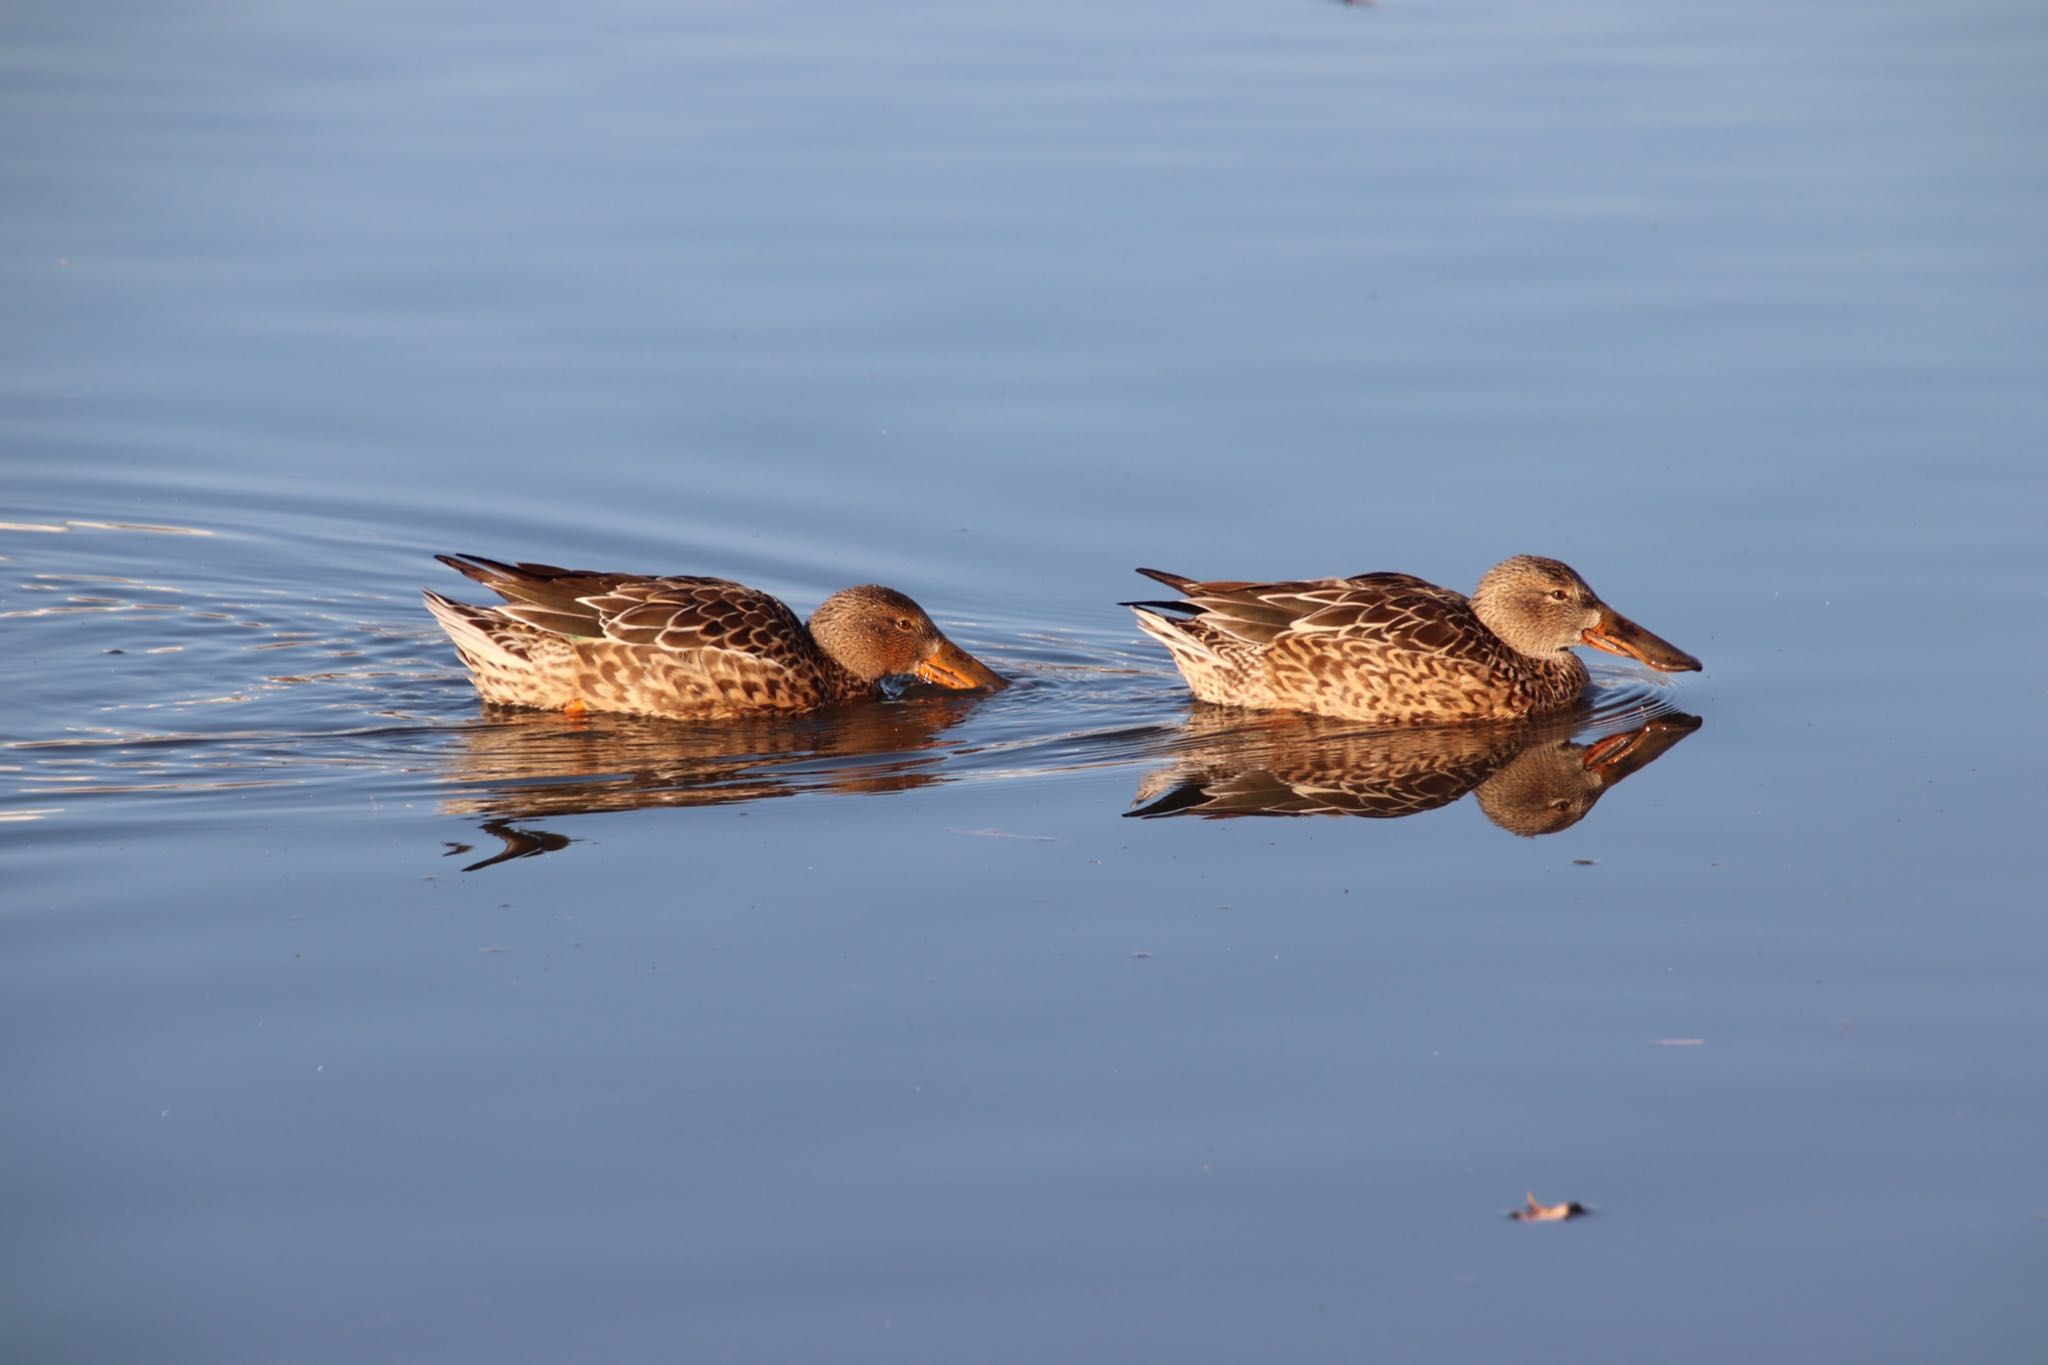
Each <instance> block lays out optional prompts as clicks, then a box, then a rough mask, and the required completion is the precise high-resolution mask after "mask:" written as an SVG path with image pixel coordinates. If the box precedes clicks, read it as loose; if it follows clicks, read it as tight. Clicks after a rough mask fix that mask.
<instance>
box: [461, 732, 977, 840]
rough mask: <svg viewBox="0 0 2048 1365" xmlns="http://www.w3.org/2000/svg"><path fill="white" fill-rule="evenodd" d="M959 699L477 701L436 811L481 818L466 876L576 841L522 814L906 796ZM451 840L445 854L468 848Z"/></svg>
mask: <svg viewBox="0 0 2048 1365" xmlns="http://www.w3.org/2000/svg"><path fill="white" fill-rule="evenodd" d="M974 705H975V699H974V698H972V697H967V696H953V695H932V696H923V695H919V696H913V697H905V698H902V699H900V700H897V701H894V702H884V703H881V704H864V705H848V706H838V707H832V708H828V709H826V710H822V711H815V712H811V713H809V714H807V715H803V716H796V717H760V718H741V719H737V720H721V721H718V722H716V723H697V724H693V723H690V722H686V721H675V720H663V719H659V718H655V717H647V716H626V715H606V714H599V713H591V714H588V715H583V716H564V715H561V714H558V713H548V712H536V711H530V710H525V709H521V708H512V707H495V706H489V707H486V714H485V723H484V724H481V725H478V726H475V727H473V728H471V729H468V730H465V731H464V732H463V734H462V736H461V740H460V742H459V743H458V744H457V745H455V746H454V747H453V748H452V749H451V750H450V751H449V752H448V753H447V754H446V755H445V756H444V759H443V772H442V774H441V780H442V782H444V783H445V784H447V785H448V786H451V787H454V788H456V789H457V790H456V791H455V792H454V793H453V794H450V795H448V796H446V797H444V798H443V800H442V802H441V809H442V810H443V811H444V812H447V813H449V814H453V815H470V816H484V817H487V818H486V819H485V820H484V821H483V822H482V824H481V828H482V830H483V831H484V832H485V833H486V834H489V835H491V836H493V837H495V838H497V839H499V840H502V841H503V843H504V848H503V850H502V851H501V852H499V853H498V854H496V855H495V856H493V857H489V858H486V859H484V860H482V861H481V862H477V863H472V864H470V865H469V866H467V867H465V868H464V869H463V870H464V871H474V870H476V869H478V868H482V867H488V866H490V865H491V864H493V863H499V862H504V861H507V860H508V859H512V858H524V857H532V856H534V855H536V854H540V853H548V852H553V851H555V850H557V849H560V848H562V847H565V846H566V845H568V844H569V843H571V842H573V840H571V839H569V838H567V837H565V836H563V835H560V834H555V833H551V832H548V831H545V830H536V829H529V828H525V827H523V822H527V821H533V820H541V819H551V818H554V817H557V816H570V815H589V814H594V813H597V812H601V811H624V810H644V809H648V808H650V807H657V806H716V805H728V804H732V803H734V802H741V801H759V800H764V799H766V798H769V797H777V796H795V795H797V794H799V793H803V792H839V793H847V794H857V793H865V792H897V791H909V790H911V789H912V788H915V787H922V786H927V785H929V784H931V783H934V782H937V781H939V780H940V777H941V775H942V774H941V764H942V763H943V762H944V757H945V753H946V751H947V750H948V749H950V748H951V747H952V741H950V740H947V739H945V738H943V737H942V736H943V735H944V733H945V732H946V731H947V730H948V729H950V728H951V727H952V726H954V725H956V724H958V723H959V722H960V721H962V720H964V719H965V718H966V717H967V715H968V714H969V713H970V712H971V711H972V710H973V709H974ZM470 851H471V849H470V847H469V846H467V845H462V846H455V847H452V848H451V849H450V855H451V856H455V855H460V854H463V853H467V852H470Z"/></svg>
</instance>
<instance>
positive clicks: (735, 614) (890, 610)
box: [426, 555, 1008, 720]
mask: <svg viewBox="0 0 2048 1365" xmlns="http://www.w3.org/2000/svg"><path fill="white" fill-rule="evenodd" d="M434 557H435V558H436V559H438V560H440V561H441V562H442V563H443V564H446V565H447V566H448V567H449V568H451V569H454V570H455V571H456V572H457V573H460V574H463V575H465V576H466V577H469V578H472V579H475V580H476V581H477V582H479V583H481V584H483V585H484V586H485V587H487V588H489V589H490V590H491V591H492V592H495V593H497V594H498V596H500V597H502V598H504V599H505V605H504V606H492V607H479V606H472V605H470V604H469V603H466V602H456V601H453V600H451V599H449V598H446V597H443V596H441V594H439V593H437V592H428V593H427V594H426V600H427V610H429V611H431V612H432V613H433V614H434V619H435V620H437V621H439V622H440V623H441V628H442V629H443V630H445V631H447V632H448V636H449V638H450V639H452V640H453V641H454V642H455V651H456V653H458V654H459V655H461V656H462V662H463V663H464V664H465V665H466V666H467V667H468V668H469V672H470V677H471V679H472V680H473V681H474V682H475V683H476V690H477V691H478V692H479V693H480V694H482V696H483V698H484V700H485V701H491V702H501V703H505V704H507V705H512V706H537V707H543V708H546V709H548V710H555V711H570V712H582V711H616V712H626V713H631V714H635V715H646V716H668V717H672V718H675V719H679V720H723V719H728V718H730V717H734V716H751V715H763V714H770V713H775V712H793V711H809V710H813V709H815V708H817V707H820V706H829V705H831V704H833V703H835V702H844V701H858V700H862V699H865V698H870V697H874V696H876V695H878V694H879V692H880V686H881V682H882V680H883V679H884V678H892V677H917V678H922V679H923V680H925V681H926V682H931V683H936V684H938V685H939V686H941V687H950V688H960V689H965V688H975V687H985V688H998V687H1005V686H1007V685H1008V683H1007V681H1006V680H1005V679H1004V678H1003V677H1002V676H1001V675H999V674H997V673H996V672H995V671H994V670H992V669H990V668H989V667H988V666H987V665H985V664H983V663H982V662H981V661H980V660H978V659H976V658H975V657H974V656H972V655H971V654H968V653H967V652H966V651H965V650H963V649H961V648H960V647H959V646H958V645H956V644H954V643H953V642H952V641H951V640H948V639H947V638H946V637H945V634H944V633H943V632H942V631H940V629H939V628H938V627H937V626H935V625H933V624H932V619H931V617H929V616H927V615H925V613H924V609H923V608H921V607H919V606H918V605H917V603H915V602H913V601H911V600H910V599H909V598H908V597H905V596H904V595H903V594H902V593H900V592H897V591H895V590H894V589H891V588H882V587H876V586H875V585H873V584H865V585H863V586H861V587H857V588H847V589H846V590H845V591H843V592H838V593H834V594H833V595H832V596H830V597H828V598H826V599H825V601H824V603H823V605H821V606H820V607H819V608H818V610H817V611H816V612H815V613H813V614H812V616H811V619H810V622H809V623H808V625H807V624H806V623H805V622H803V621H801V620H799V619H798V618H797V615H796V613H795V612H793V611H791V610H790V609H789V608H788V607H787V606H785V605H783V603H782V602H781V601H780V600H778V599H776V598H774V597H771V596H769V595H768V594H767V593H765V592H762V591H760V590H759V589H757V588H749V587H746V586H744V585H742V584H739V583H734V582H732V581H731V580H729V579H724V578H700V577H695V576H674V577H665V578H655V577H645V576H642V575H639V574H623V573H591V572H588V571H586V570H582V569H560V568H556V567H555V566H554V565H552V564H502V563H499V562H498V561H497V560H494V559H485V558H483V557H482V556H480V555H462V556H455V555H436V556H434Z"/></svg>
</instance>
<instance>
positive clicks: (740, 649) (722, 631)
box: [434, 555, 815, 666]
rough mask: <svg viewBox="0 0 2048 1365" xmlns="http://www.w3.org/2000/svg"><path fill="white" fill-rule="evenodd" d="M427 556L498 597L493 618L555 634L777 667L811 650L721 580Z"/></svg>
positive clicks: (786, 623)
mask: <svg viewBox="0 0 2048 1365" xmlns="http://www.w3.org/2000/svg"><path fill="white" fill-rule="evenodd" d="M434 557H435V558H436V559H438V560H440V561H441V562H442V563H443V564H446V565H447V566H448V567H449V568H451V569H454V570H456V571H457V572H459V573H461V574H463V575H465V576H466V577H468V578H472V579H474V580H475V581H477V582H478V583H481V584H483V585H484V586H485V587H487V588H489V589H490V590H491V591H492V592H495V593H497V594H498V595H499V596H500V597H502V598H504V599H505V601H506V605H505V606H503V607H501V608H499V609H498V610H499V612H500V614H501V615H504V616H509V617H511V618H512V619H514V620H517V621H523V622H525V623H526V624H528V625H531V626H535V627H537V628H539V629H541V630H545V631H550V632H552V633H554V634H558V635H566V636H573V637H580V638H585V639H606V640H613V641H616V642H618V643H620V644H626V645H642V646H653V647H655V648H658V649H664V650H670V651H674V652H677V653H689V652H693V651H697V650H705V649H723V650H730V651H733V652H735V653H740V654H749V655H754V656H757V657H760V658H762V659H764V660H770V661H773V662H777V663H780V664H783V665H785V666H787V665H789V664H792V663H795V662H797V661H798V660H799V659H803V658H807V657H808V656H810V655H811V654H812V653H813V652H814V650H815V646H814V645H813V644H812V642H811V638H810V634H809V632H808V631H806V630H805V629H804V624H803V622H802V621H800V620H799V619H798V618H797V615H796V613H795V612H793V611H791V610H790V609H789V608H788V607H787V606H786V605H784V604H783V603H782V601H781V600H780V599H778V598H775V597H772V596H770V595H769V594H767V593H765V592H762V591H760V590H759V589H757V588H749V587H747V586H745V585H744V584H741V583H735V582H733V581H732V580H731V579H728V578H709V577H705V576H702V575H696V574H675V575H668V576H664V577H658V578H657V577H650V576H647V575H642V574H623V573H593V572H591V571H589V570H586V569H564V568H560V567H558V566H556V565H553V564H532V563H519V564H505V563H501V562H500V561H498V560H494V559H485V558H484V557H483V556H481V555H463V556H461V557H460V558H458V557H456V556H453V555H436V556H434Z"/></svg>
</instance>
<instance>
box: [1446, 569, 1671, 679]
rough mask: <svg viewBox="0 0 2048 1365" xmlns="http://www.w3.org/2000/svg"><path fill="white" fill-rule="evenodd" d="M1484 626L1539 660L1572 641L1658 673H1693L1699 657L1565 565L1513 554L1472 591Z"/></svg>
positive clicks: (1490, 570) (1474, 605) (1564, 647)
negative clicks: (1647, 626) (1641, 622)
mask: <svg viewBox="0 0 2048 1365" xmlns="http://www.w3.org/2000/svg"><path fill="white" fill-rule="evenodd" d="M1472 609H1473V610H1474V611H1475V612H1477V613H1478V615H1479V619H1480V620H1481V621H1482V622H1484V623H1485V625H1486V628H1487V629H1488V630H1491V631H1492V632H1493V633H1494V634H1495V635H1498V636H1500V638H1501V639H1503V640H1505V641H1507V642H1508V644H1510V645H1512V646H1513V647H1514V648H1516V649H1518V650H1520V651H1521V652H1522V653H1524V654H1531V655H1535V656H1536V657H1538V658H1544V657H1548V656H1550V655H1553V654H1559V653H1562V652H1563V651H1565V650H1568V649H1570V648H1572V647H1573V646H1574V645H1591V646H1593V647H1594V648H1595V649H1604V650H1606V651H1607V652H1608V653H1610V654H1622V655H1626V656H1627V657H1629V658H1631V659H1635V660H1637V661H1638V662H1640V663H1645V664H1648V665H1649V666H1650V667H1652V668H1654V669H1657V670H1658V671H1660V672H1663V673H1694V672H1698V671H1699V669H1700V666H1701V665H1700V661H1699V660H1698V659H1695V658H1694V657H1693V656H1692V655H1690V654H1688V653H1686V652H1685V651H1684V650H1682V649H1680V648H1679V647H1678V646H1677V645H1674V644H1672V643H1671V642H1670V641H1669V640H1665V639H1662V638H1660V637H1659V636H1656V635H1652V634H1651V633H1650V632H1649V631H1647V630H1644V629H1643V628H1642V627H1641V626H1639V625H1637V624H1636V623H1635V622H1633V621H1631V620H1629V619H1628V618H1627V617H1626V616H1623V615H1622V614H1621V613H1620V612H1618V611H1616V610H1615V609H1614V608H1613V607H1610V606H1608V605H1607V604H1606V603H1605V602H1602V601H1601V600H1600V595H1599V594H1598V593H1596V592H1594V591H1593V589H1592V588H1591V587H1589V586H1588V585H1587V583H1586V580H1585V579H1583V578H1581V577H1579V575H1578V574H1577V572H1576V571H1574V570H1573V569H1572V567H1571V566H1570V565H1569V564H1563V563H1560V562H1559V561H1557V560H1555V559H1544V558H1542V557H1541V556H1539V555H1516V556H1515V557H1514V558H1513V559H1509V560H1504V561H1503V562H1501V563H1499V564H1496V565H1494V566H1493V567H1492V568H1491V569H1488V570H1487V571H1486V577H1484V578H1482V579H1480V580H1479V588H1478V590H1477V591H1476V592H1474V593H1473V594H1472Z"/></svg>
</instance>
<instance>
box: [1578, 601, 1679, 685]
mask: <svg viewBox="0 0 2048 1365" xmlns="http://www.w3.org/2000/svg"><path fill="white" fill-rule="evenodd" d="M1579 638H1580V639H1581V640H1583V641H1584V642H1585V643H1587V644H1589V645H1591V646H1593V648H1595V649H1604V650H1606V651H1607V652H1608V653H1609V654H1623V655H1626V656H1628V657H1629V658H1631V659H1635V660H1637V661H1638V662H1641V663H1646V664H1648V665H1649V666H1650V667H1652V668H1654V669H1656V670H1658V671H1659V672H1661V673H1697V672H1699V670H1700V667H1701V665H1700V661H1699V660H1698V659H1695V658H1693V656H1692V655H1690V654H1688V653H1686V652H1685V651H1684V650H1682V649H1680V648H1679V647H1678V646H1677V645H1674V644H1672V643H1671V642H1670V641H1669V640H1665V639H1662V638H1660V637H1658V636H1655V635H1652V634H1650V632H1649V631H1647V630H1644V629H1643V628H1642V627H1641V626H1639V625H1637V624H1636V623H1635V622H1633V621H1631V620H1629V619H1628V618H1627V617H1626V616H1623V615H1622V614H1621V613H1620V612H1618V611H1616V610H1615V609H1614V608H1612V607H1609V606H1602V607H1601V608H1600V619H1599V620H1598V621H1596V622H1595V623H1594V624H1592V625H1590V626H1588V627H1586V630H1585V633H1584V634H1583V635H1581V636H1580V637H1579Z"/></svg>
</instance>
